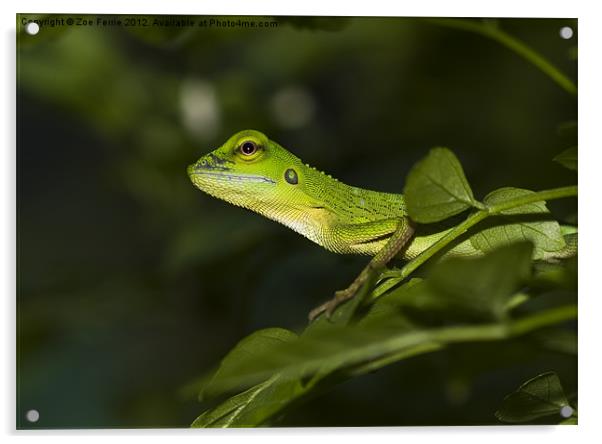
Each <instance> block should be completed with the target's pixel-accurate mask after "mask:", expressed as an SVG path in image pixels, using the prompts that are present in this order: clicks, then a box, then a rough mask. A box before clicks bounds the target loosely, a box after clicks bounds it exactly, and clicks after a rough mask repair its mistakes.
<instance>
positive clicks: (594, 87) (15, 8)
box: [0, 0, 602, 444]
mask: <svg viewBox="0 0 602 444" xmlns="http://www.w3.org/2000/svg"><path fill="white" fill-rule="evenodd" d="M595 4H596V2H594V1H587V0H586V1H583V0H581V1H576V0H571V1H569V0H564V1H555V0H548V1H545V2H543V1H541V2H526V1H524V0H505V1H496V2H493V1H482V0H480V1H478V0H470V1H468V0H455V1H453V2H452V1H448V0H439V1H420V2H416V1H414V2H411V1H398V2H394V1H390V0H389V1H387V0H370V1H366V2H361V3H360V2H353V3H351V2H345V3H343V2H341V3H339V4H337V3H332V4H329V3H326V2H325V1H323V0H322V1H320V0H305V1H284V0H268V1H255V2H250V1H245V0H238V1H228V2H226V1H224V0H222V1H217V0H204V1H196V2H193V1H186V0H169V1H166V2H157V3H154V4H151V3H149V2H140V1H133V0H119V1H103V2H81V0H80V1H75V0H70V1H66V0H53V1H51V2H49V1H41V0H38V1H23V0H22V1H18V2H17V1H14V2H12V4H11V3H8V2H2V6H1V7H2V12H3V14H2V15H1V17H2V18H1V20H2V22H3V33H2V37H3V40H4V41H3V45H2V50H3V61H4V63H3V65H2V66H5V67H6V68H5V69H3V70H2V77H3V79H2V82H1V83H0V85H1V87H2V95H1V97H3V98H5V99H4V100H5V101H4V104H3V105H2V107H1V108H0V109H1V110H2V111H1V112H2V114H3V116H2V117H3V118H2V119H1V122H2V128H1V130H2V132H1V133H2V135H3V137H4V138H5V141H6V142H5V149H3V150H2V156H3V157H2V159H1V162H0V164H1V166H2V168H3V171H2V175H1V181H2V191H1V193H0V199H1V202H0V203H1V208H2V210H3V214H2V216H3V217H2V218H0V221H1V224H2V229H1V230H0V233H1V237H0V251H2V252H3V256H2V261H3V264H2V265H3V266H2V267H0V273H2V275H1V278H2V283H3V284H4V290H5V291H4V292H3V293H2V296H3V297H2V300H3V302H4V305H3V306H2V307H1V308H2V311H1V312H2V316H3V319H2V320H3V321H4V322H2V324H3V325H2V328H1V330H0V331H2V335H3V338H2V341H1V342H0V347H1V354H0V357H1V358H2V360H3V363H2V365H1V366H0V381H1V383H2V384H3V387H2V388H1V389H0V393H2V394H3V395H4V396H3V398H4V399H3V400H2V403H1V404H0V409H1V410H0V421H1V429H0V430H2V431H3V432H4V433H5V434H7V435H8V438H9V439H14V438H15V437H16V436H19V435H20V436H19V437H18V439H19V440H20V442H22V441H23V440H25V441H26V442H27V441H29V440H30V439H35V438H42V439H44V440H45V442H60V443H63V442H74V441H78V442H79V441H80V440H81V439H82V437H85V439H86V440H87V441H88V440H90V441H93V442H104V441H106V439H107V438H108V437H110V439H111V440H112V441H116V442H126V440H127V442H130V440H131V439H132V438H133V437H134V436H137V437H139V438H141V439H144V441H145V442H161V443H163V442H165V440H166V438H167V437H171V436H174V437H178V438H179V439H193V440H195V442H198V440H206V439H207V438H210V439H212V440H219V441H221V440H223V439H236V440H241V439H245V442H246V441H247V440H250V442H251V443H253V442H257V443H262V444H263V443H265V442H266V441H268V442H270V441H274V442H275V441H276V440H277V441H278V442H281V441H282V439H283V438H284V439H286V440H287V442H290V443H291V444H292V443H293V442H295V443H296V442H303V443H304V444H305V443H306V442H307V440H308V439H311V440H312V441H314V440H320V441H322V440H324V441H326V440H328V441H332V439H333V438H335V437H341V438H343V439H345V440H346V441H347V440H349V441H351V442H353V441H364V440H366V439H367V438H368V437H369V436H370V435H372V434H376V435H377V436H378V439H379V441H380V440H383V441H384V442H400V440H405V441H407V442H412V443H415V442H425V441H426V442H432V441H435V440H437V441H445V442H446V443H454V442H460V443H462V444H465V443H471V442H478V443H482V442H483V441H486V442H487V443H488V444H493V443H497V442H499V443H504V444H507V442H508V440H514V439H520V440H522V439H524V438H531V439H541V440H545V441H546V442H563V443H564V442H566V441H567V439H568V440H571V441H573V440H575V439H578V440H579V439H580V438H584V439H589V438H593V437H594V436H595V435H594V434H595V433H596V431H597V427H596V425H597V423H598V422H600V421H601V419H600V413H599V412H600V408H599V404H600V395H601V390H600V388H599V387H600V386H601V384H600V382H599V378H600V376H599V375H601V374H602V372H601V371H600V370H601V368H600V366H599V359H598V355H599V354H600V352H599V350H600V347H601V346H600V342H599V337H600V335H599V334H598V333H599V331H598V330H599V329H597V328H596V326H597V325H599V324H600V321H598V318H599V317H600V315H601V313H602V310H601V309H600V308H601V305H600V302H599V301H600V298H601V297H602V291H600V290H598V289H597V288H596V287H594V281H593V279H594V277H596V274H600V271H598V270H597V265H598V264H599V262H598V260H596V259H597V258H596V257H595V252H600V251H602V247H601V245H600V244H601V242H600V238H601V236H600V235H597V231H596V230H595V229H596V228H597V226H598V225H599V221H601V220H602V217H597V216H598V214H597V212H596V211H595V209H596V208H599V207H600V203H601V202H602V199H601V198H600V197H599V193H600V191H601V190H602V187H600V186H599V185H600V182H599V178H600V177H601V176H602V174H600V173H599V172H598V170H599V169H600V166H601V165H602V162H600V154H599V153H600V150H601V149H602V146H601V144H600V136H599V134H600V131H601V128H600V127H601V125H600V120H601V111H600V107H601V104H602V97H601V94H600V82H601V81H602V80H601V79H602V71H601V68H600V57H599V53H600V44H599V42H602V38H601V37H602V36H601V35H600V34H601V32H600V28H602V26H601V25H600V23H599V22H600V17H601V16H600V14H597V13H596V12H598V11H596V7H595V6H594V5H595ZM17 12H30V13H33V12H56V13H59V12H63V13H67V12H72V13H75V12H81V13H121V14H123V13H139V14H140V13H146V14H224V15H226V14H232V15H264V14H265V15H351V16H353V15H358V16H360V15H371V16H387V15H392V16H459V17H462V16H464V17H475V16H476V17H578V18H579V28H578V38H579V89H580V94H579V139H580V140H579V144H580V159H581V162H580V165H579V166H580V173H579V185H580V188H581V190H580V191H581V196H580V203H581V204H580V205H579V206H580V208H579V218H580V264H579V265H580V269H579V296H580V300H579V322H580V326H579V333H580V334H579V387H580V389H579V422H580V425H579V426H578V427H545V428H535V427H505V428H503V427H470V428H469V427H454V428H450V427H440V428H394V429H379V428H376V429H375V428H371V429H367V428H364V429H332V430H325V429H294V430H284V429H276V430H274V429H271V430H264V429H260V430H234V431H217V430H208V431H190V430H186V429H184V430H152V431H151V430H139V431H106V430H103V431H54V432H14V424H15V379H14V378H15V369H14V365H15V359H14V353H15V346H14V339H15V303H14V296H15V265H14V264H15V174H16V173H15V61H14V58H15V48H14V45H15V14H16V13H17ZM596 179H598V180H596ZM596 290H597V291H596Z"/></svg>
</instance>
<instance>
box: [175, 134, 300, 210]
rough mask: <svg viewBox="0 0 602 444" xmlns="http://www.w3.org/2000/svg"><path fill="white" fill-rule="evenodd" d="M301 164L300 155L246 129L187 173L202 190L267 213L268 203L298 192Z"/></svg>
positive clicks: (195, 164)
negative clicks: (295, 154)
mask: <svg viewBox="0 0 602 444" xmlns="http://www.w3.org/2000/svg"><path fill="white" fill-rule="evenodd" d="M301 167H302V162H301V160H300V159H299V158H297V157H296V156H294V155H293V154H291V153H289V152H288V151H287V150H286V149H284V148H283V147H281V146H280V145H278V144H277V143H276V142H273V141H271V140H269V139H268V138H267V137H266V136H265V135H264V134H263V133H261V132H259V131H255V130H245V131H240V132H238V133H236V134H234V135H233V136H232V137H230V138H229V139H228V140H227V141H226V142H225V143H224V144H223V145H222V146H221V147H219V148H217V149H216V150H214V151H212V152H210V153H209V154H207V155H205V156H203V157H201V158H200V159H199V160H197V161H196V162H195V163H193V164H192V165H189V166H188V169H187V172H188V176H189V177H190V180H191V181H192V183H193V184H194V185H195V186H196V187H197V188H198V189H200V190H201V191H204V192H206V193H208V194H210V195H212V196H214V197H217V198H219V199H223V200H225V201H227V202H230V203H232V204H234V205H239V206H242V207H245V208H249V209H251V210H254V211H257V212H259V213H263V212H264V211H265V207H266V206H270V205H274V204H277V202H278V201H279V200H282V199H283V196H285V195H286V194H289V193H296V192H297V190H296V188H299V185H300V181H301V178H302V177H301V176H302V168H301ZM262 210H264V211H262Z"/></svg>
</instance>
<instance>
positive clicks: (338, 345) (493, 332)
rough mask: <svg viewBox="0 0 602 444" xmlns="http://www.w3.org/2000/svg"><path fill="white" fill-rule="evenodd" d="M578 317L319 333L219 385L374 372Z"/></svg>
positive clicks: (563, 311) (562, 314)
mask: <svg viewBox="0 0 602 444" xmlns="http://www.w3.org/2000/svg"><path fill="white" fill-rule="evenodd" d="M575 315H576V310H575V307H574V306H567V307H561V308H556V309H550V310H548V311H544V312H542V313H538V314H537V315H532V316H530V317H526V318H522V319H520V320H518V321H515V324H516V326H514V325H515V324H513V323H512V322H500V323H489V324H477V325H460V326H454V327H442V328H432V329H424V328H415V329H412V330H408V329H406V328H401V329H400V328H398V325H396V324H395V323H386V322H385V323H383V324H382V325H378V324H376V323H371V324H370V325H369V326H368V325H364V326H358V325H355V326H351V327H338V328H334V329H332V330H331V331H328V330H326V329H319V330H317V331H315V332H314V333H313V334H308V335H304V336H302V337H301V338H299V340H297V341H295V342H293V343H290V344H280V345H278V346H277V347H274V349H272V350H270V352H269V353H264V354H261V355H257V356H253V357H249V359H247V360H245V361H244V362H240V363H239V365H238V366H237V367H232V368H231V369H230V371H229V372H228V373H223V374H221V375H220V378H219V380H217V379H216V380H215V381H214V384H215V385H216V387H219V388H220V389H221V390H230V389H233V388H241V387H246V386H248V384H250V383H253V382H254V381H257V380H258V379H262V378H264V379H265V378H269V377H271V376H273V375H275V374H279V375H280V376H281V377H285V378H289V379H301V378H305V377H308V376H314V375H316V374H318V375H319V376H320V377H323V376H324V375H325V374H327V373H332V372H333V371H335V370H337V372H344V371H345V370H346V369H354V368H358V367H361V366H363V365H366V366H368V367H369V368H370V371H373V370H375V369H376V367H375V366H372V365H371V363H376V362H378V361H380V362H379V365H381V366H384V365H387V364H390V363H391V362H392V361H390V360H388V359H386V358H387V357H391V356H395V355H397V360H398V359H402V358H403V357H404V356H405V357H409V356H412V355H414V354H416V352H417V350H420V349H422V350H425V351H432V350H435V349H436V348H438V347H437V346H441V345H445V344H447V343H454V342H469V341H496V340H502V339H506V338H508V337H511V336H513V335H518V334H524V333H527V332H530V331H533V330H536V329H539V328H543V327H546V326H548V325H554V324H557V323H559V322H564V321H566V320H567V319H574V317H575ZM325 369H326V370H325ZM310 382H312V383H313V380H312V381H310Z"/></svg>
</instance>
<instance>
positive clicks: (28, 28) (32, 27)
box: [25, 22, 40, 35]
mask: <svg viewBox="0 0 602 444" xmlns="http://www.w3.org/2000/svg"><path fill="white" fill-rule="evenodd" d="M25 32H26V33H27V34H29V35H36V34H37V33H38V32H40V25H38V24H37V23H34V22H29V23H28V24H27V25H25Z"/></svg>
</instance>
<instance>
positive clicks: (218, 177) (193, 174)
mask: <svg viewBox="0 0 602 444" xmlns="http://www.w3.org/2000/svg"><path fill="white" fill-rule="evenodd" d="M186 171H187V173H188V176H189V177H190V180H192V182H196V181H195V179H203V178H205V179H207V180H209V181H219V182H238V183H241V182H243V183H248V182H252V183H266V184H273V185H275V184H276V181H275V180H273V179H270V178H269V177H265V176H259V175H255V174H240V173H233V172H231V170H230V169H229V168H220V169H219V170H218V169H216V168H215V167H212V168H205V167H204V166H202V165H199V164H198V163H196V164H192V165H189V166H188V168H187V169H186Z"/></svg>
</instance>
